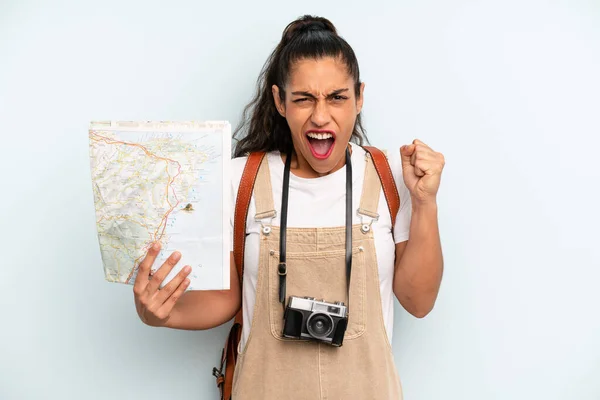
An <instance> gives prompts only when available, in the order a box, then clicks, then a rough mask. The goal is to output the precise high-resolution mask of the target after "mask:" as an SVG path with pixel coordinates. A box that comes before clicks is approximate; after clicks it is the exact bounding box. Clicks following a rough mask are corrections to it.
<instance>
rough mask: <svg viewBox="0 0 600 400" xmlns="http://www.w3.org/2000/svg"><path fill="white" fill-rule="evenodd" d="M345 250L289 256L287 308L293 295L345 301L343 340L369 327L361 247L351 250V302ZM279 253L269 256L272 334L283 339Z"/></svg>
mask: <svg viewBox="0 0 600 400" xmlns="http://www.w3.org/2000/svg"><path fill="white" fill-rule="evenodd" d="M345 255H346V250H345V249H342V250H331V251H319V252H301V253H290V252H288V253H286V266H287V276H286V305H287V299H289V297H290V296H297V297H304V296H308V297H314V298H315V299H323V300H325V301H326V302H330V303H333V302H335V301H343V302H344V303H345V304H346V305H347V306H348V315H349V317H348V327H347V328H346V334H345V336H344V340H352V339H354V338H357V337H359V336H360V335H362V334H363V333H364V331H365V326H366V315H365V311H366V302H367V299H366V295H367V293H366V267H365V261H364V260H365V258H364V252H363V250H362V247H355V248H353V249H352V272H351V277H350V300H349V301H348V292H347V286H346V285H347V284H346V258H345ZM278 265H279V252H277V251H274V250H272V251H271V252H270V254H269V315H270V324H271V333H272V334H273V336H274V337H275V338H277V339H281V340H286V339H285V338H283V336H282V330H283V306H282V304H281V303H280V302H279V274H278V273H277V268H278Z"/></svg>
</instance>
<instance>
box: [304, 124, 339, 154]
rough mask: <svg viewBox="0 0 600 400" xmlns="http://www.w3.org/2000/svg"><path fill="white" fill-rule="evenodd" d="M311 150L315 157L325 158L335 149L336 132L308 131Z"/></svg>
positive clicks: (307, 135) (307, 136)
mask: <svg viewBox="0 0 600 400" xmlns="http://www.w3.org/2000/svg"><path fill="white" fill-rule="evenodd" d="M306 138H307V139H308V144H309V145H310V150H311V151H312V153H313V156H314V157H315V158H319V159H325V158H327V157H329V155H330V154H331V152H332V151H333V145H334V143H335V132H333V131H324V130H310V131H308V132H306Z"/></svg>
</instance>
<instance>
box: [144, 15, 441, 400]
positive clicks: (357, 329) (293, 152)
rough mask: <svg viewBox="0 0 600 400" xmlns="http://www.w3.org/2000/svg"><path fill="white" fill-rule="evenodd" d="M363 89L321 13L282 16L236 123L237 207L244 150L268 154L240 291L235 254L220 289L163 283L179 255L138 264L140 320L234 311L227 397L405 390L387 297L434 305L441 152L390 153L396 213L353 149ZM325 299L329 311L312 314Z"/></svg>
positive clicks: (211, 319)
mask: <svg viewBox="0 0 600 400" xmlns="http://www.w3.org/2000/svg"><path fill="white" fill-rule="evenodd" d="M363 90H364V83H361V82H360V78H359V68H358V62H357V59H356V56H355V54H354V52H353V50H352V48H351V47H350V46H349V45H348V43H347V42H346V41H345V40H344V39H342V38H341V37H340V36H338V34H337V32H336V29H335V27H334V26H333V25H332V24H331V22H330V21H328V20H326V19H324V18H316V17H310V16H304V17H302V18H300V19H298V20H296V21H294V22H292V23H291V24H289V25H288V26H287V27H286V29H285V31H284V32H283V36H282V40H281V42H280V43H279V45H278V46H277V47H276V48H275V50H274V51H273V53H272V54H271V56H270V57H269V59H268V60H267V62H266V64H265V67H264V69H263V72H262V73H261V76H260V78H259V85H258V91H257V94H256V97H255V99H254V100H253V101H252V102H251V103H250V104H249V106H248V107H247V108H246V113H245V118H244V120H243V121H242V124H241V125H240V128H239V129H238V131H237V136H239V137H241V139H239V141H238V143H237V146H236V149H235V155H236V157H237V158H235V159H233V160H232V172H233V175H232V201H233V204H235V201H236V198H237V194H238V189H239V187H240V180H241V179H242V172H243V170H244V167H245V165H246V162H247V159H248V157H246V156H247V154H249V153H256V152H267V154H266V156H265V157H264V158H263V159H262V161H261V163H260V169H259V171H258V175H257V177H256V182H255V184H254V192H253V195H252V199H251V201H250V205H249V209H248V213H247V218H246V221H245V224H246V228H245V233H246V239H245V251H244V260H245V261H244V262H243V265H244V267H245V268H244V272H243V288H241V286H242V284H241V283H240V280H239V276H238V273H237V269H236V265H235V261H234V259H233V253H232V257H231V260H232V261H231V265H230V268H231V286H230V287H231V290H226V291H190V292H186V293H185V294H184V291H185V289H186V288H187V285H188V284H189V280H188V279H187V278H186V276H187V274H189V272H190V269H189V267H186V268H184V269H183V270H182V271H181V272H180V273H179V274H178V276H177V277H176V278H175V279H173V280H172V281H171V282H170V283H169V284H167V285H166V286H165V287H164V288H162V289H160V290H159V289H158V287H159V283H160V282H161V281H162V280H163V279H164V278H165V276H166V275H167V274H168V273H169V271H170V270H171V269H172V268H173V266H174V265H175V264H176V263H177V261H178V260H179V258H180V254H179V253H177V252H175V253H173V254H172V255H171V256H170V258H169V259H168V260H167V261H166V262H165V264H164V265H163V267H162V268H160V269H159V270H158V271H157V272H156V273H155V274H154V275H153V276H152V279H150V280H148V279H147V278H148V274H149V269H150V266H151V265H152V263H153V261H154V259H155V258H156V256H157V254H158V251H159V245H158V244H156V245H155V246H154V247H153V248H152V249H151V250H150V251H149V252H148V255H147V257H146V258H145V260H144V261H143V262H142V263H141V264H140V266H139V273H138V279H137V281H136V283H135V285H134V294H135V304H136V308H137V311H138V314H139V316H140V318H141V319H142V321H144V322H145V323H146V324H148V325H152V326H164V327H171V328H178V329H208V328H212V327H216V326H218V325H221V324H223V323H225V322H227V321H229V320H230V319H231V318H232V317H233V316H234V315H235V314H236V312H237V311H238V310H239V309H240V307H242V310H243V312H242V315H243V320H244V321H246V323H245V324H244V325H243V330H242V335H241V343H240V345H239V347H238V349H239V356H238V359H237V364H236V367H235V376H234V378H233V398H234V399H236V400H237V399H281V398H286V399H296V398H297V399H320V398H331V399H349V398H353V399H366V398H377V399H397V398H401V397H402V391H401V386H400V381H399V379H398V376H397V373H396V368H395V366H394V363H393V356H392V353H391V345H390V343H391V337H392V326H393V295H395V296H396V298H397V299H398V300H399V302H400V303H401V305H402V306H403V307H404V308H405V309H406V310H407V311H408V312H410V313H411V314H412V315H414V316H415V317H418V318H421V317H424V316H425V315H427V314H428V313H429V311H430V310H431V309H432V308H433V306H434V302H435V300H436V297H437V294H438V290H439V286H440V282H441V277H442V265H443V261H442V251H441V244H440V238H439V233H438V224H437V204H436V193H437V191H438V187H439V184H440V176H441V172H442V169H443V166H444V157H443V156H442V155H441V154H440V153H437V152H435V151H433V150H432V149H431V148H429V147H428V146H427V145H425V144H424V143H423V142H420V141H418V140H415V141H414V142H413V143H412V144H410V145H406V146H403V147H402V148H401V149H400V152H399V154H398V153H395V152H391V153H390V159H389V166H390V169H391V171H392V174H393V177H394V181H395V185H396V186H397V188H398V191H399V194H400V200H401V202H400V210H399V212H398V213H397V215H396V216H395V218H394V220H392V215H393V214H395V213H394V212H392V213H390V211H389V210H391V209H392V207H389V208H388V203H387V202H386V201H389V198H388V197H389V193H388V191H387V190H382V186H381V185H382V180H380V179H379V174H378V172H381V171H379V170H377V168H376V167H377V166H376V165H375V166H374V160H375V159H374V158H373V157H371V156H370V155H369V154H368V153H367V152H366V151H365V150H364V149H363V148H362V147H361V146H360V145H361V144H362V143H363V141H364V140H365V137H364V132H363V129H362V125H361V119H360V111H361V108H362V105H363V100H364V99H363ZM386 165H387V164H386ZM384 189H385V187H384ZM232 215H233V213H232ZM232 231H233V223H232ZM242 236H243V235H242ZM409 237H410V239H409ZM232 249H233V247H232ZM314 298H317V299H318V300H315V299H314ZM242 299H243V300H242ZM323 304H326V305H327V308H326V310H327V312H326V313H325V314H327V315H329V316H328V317H327V316H325V317H323V315H320V316H319V317H318V318H317V317H315V318H314V319H312V320H309V319H308V317H310V316H311V315H313V314H315V313H313V312H312V311H311V310H312V308H311V307H317V306H319V305H320V306H322V305H323ZM286 310H287V311H286ZM346 312H347V313H348V314H347V318H346V315H345V313H346ZM319 318H321V319H319ZM311 321H312V322H311ZM311 324H312V325H311ZM302 333H303V334H304V335H302Z"/></svg>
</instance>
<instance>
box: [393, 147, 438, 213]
mask: <svg viewBox="0 0 600 400" xmlns="http://www.w3.org/2000/svg"><path fill="white" fill-rule="evenodd" d="M400 157H401V158H402V176H403V178H404V183H405V184H406V187H407V188H408V190H409V191H410V195H411V197H412V200H413V203H414V202H416V203H417V204H426V203H435V201H436V195H437V192H438V189H439V187H440V179H441V177H442V170H443V169H444V165H445V163H446V161H445V159H444V155H443V154H442V153H438V152H436V151H433V150H432V149H431V147H429V146H427V145H426V144H425V143H423V142H421V141H420V140H418V139H415V140H414V141H413V142H412V144H409V145H405V146H402V147H401V148H400Z"/></svg>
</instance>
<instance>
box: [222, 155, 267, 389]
mask: <svg viewBox="0 0 600 400" xmlns="http://www.w3.org/2000/svg"><path fill="white" fill-rule="evenodd" d="M264 156H265V153H264V152H256V153H251V154H250V155H249V156H248V160H247V161H246V166H245V167H244V171H243V172H242V179H241V180H240V186H239V188H238V193H237V198H236V201H235V212H234V219H233V259H234V261H235V266H236V269H237V273H238V277H239V281H240V290H242V280H243V278H244V247H245V244H246V219H247V218H248V207H249V206H250V199H251V198H252V190H253V188H254V182H255V180H256V175H257V173H258V169H259V167H260V164H261V162H262V160H263V158H264ZM242 316H243V314H242V309H241V308H240V310H238V312H237V314H236V315H235V320H234V322H233V325H232V327H231V330H230V331H229V335H228V336H227V340H226V341H225V347H224V348H223V352H222V354H221V365H220V368H213V375H214V376H215V377H216V379H217V387H218V388H219V392H220V395H221V400H230V399H231V392H232V389H233V372H234V370H235V364H236V362H237V356H238V344H239V342H240V339H241V337H242V323H243V318H242ZM223 368H225V371H223Z"/></svg>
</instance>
